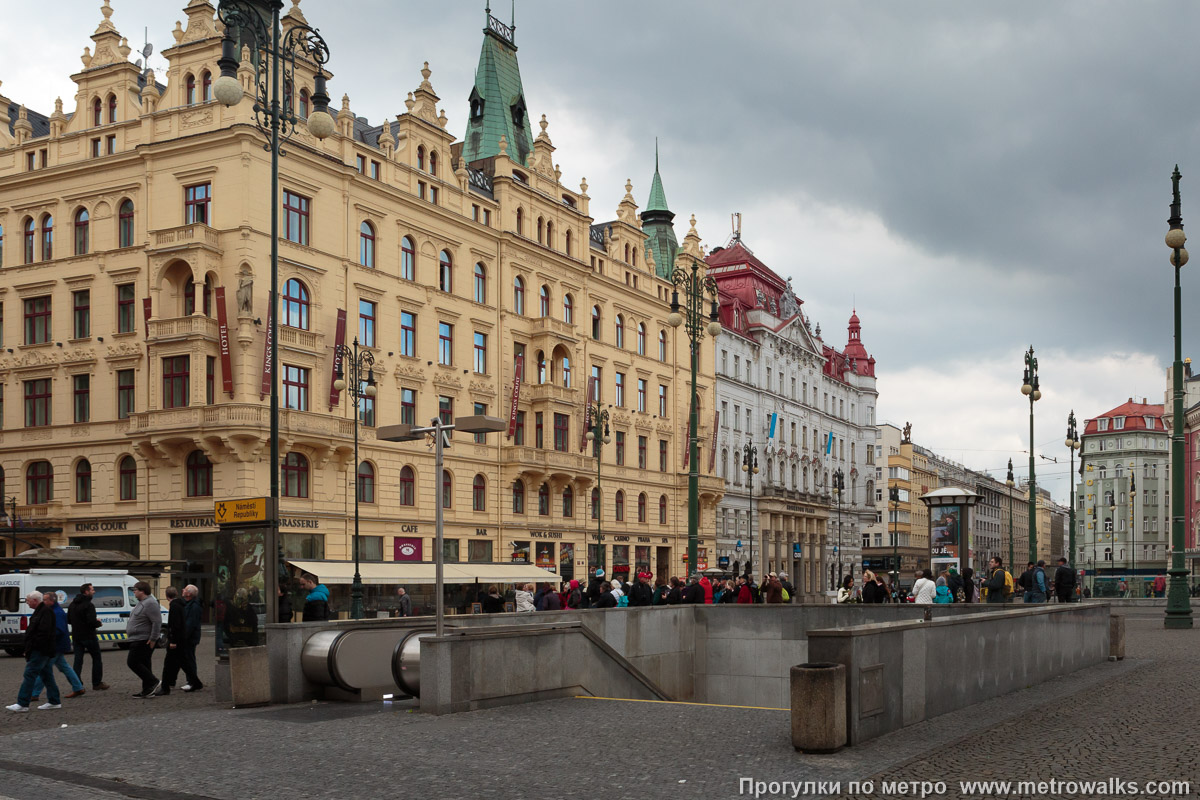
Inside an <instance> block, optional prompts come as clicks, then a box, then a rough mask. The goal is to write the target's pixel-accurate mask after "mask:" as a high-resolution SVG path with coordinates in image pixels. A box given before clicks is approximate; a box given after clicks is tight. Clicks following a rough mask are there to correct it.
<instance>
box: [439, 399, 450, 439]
mask: <svg viewBox="0 0 1200 800" xmlns="http://www.w3.org/2000/svg"><path fill="white" fill-rule="evenodd" d="M438 418H439V419H441V421H442V424H443V425H452V424H454V398H453V397H446V396H445V395H440V396H439V397H438ZM446 435H447V436H453V435H454V431H450V432H448V433H447V434H446Z"/></svg>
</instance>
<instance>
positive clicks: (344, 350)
mask: <svg viewBox="0 0 1200 800" xmlns="http://www.w3.org/2000/svg"><path fill="white" fill-rule="evenodd" d="M333 356H334V359H335V362H334V363H335V364H336V365H337V368H336V369H335V370H334V375H333V378H334V380H333V388H334V389H337V390H338V391H339V392H345V391H348V392H349V394H350V396H351V397H353V398H354V582H353V583H352V584H351V585H350V619H362V617H363V582H362V576H361V575H360V574H359V572H358V560H359V557H360V552H359V539H358V502H359V494H360V492H359V490H358V469H359V463H358V417H359V415H360V414H362V412H363V402H362V401H363V400H364V399H366V398H369V397H374V396H375V393H376V392H377V391H378V389H377V388H376V386H375V369H374V365H375V356H374V355H372V354H371V351H370V350H362V351H361V352H360V351H359V349H358V337H357V336H355V337H354V345H353V347H351V346H349V345H345V344H341V345H338V346H337V347H335V348H334V351H333ZM346 365H348V366H349V369H346V370H345V372H348V373H349V376H350V382H349V383H346V378H345V377H344V373H343V368H344V367H345V366H346ZM364 368H365V371H366V373H367V374H366V376H365V377H364V376H363V371H364Z"/></svg>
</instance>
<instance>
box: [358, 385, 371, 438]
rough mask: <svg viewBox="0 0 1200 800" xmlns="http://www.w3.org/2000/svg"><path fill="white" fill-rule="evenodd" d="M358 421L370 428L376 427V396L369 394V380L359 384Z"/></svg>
mask: <svg viewBox="0 0 1200 800" xmlns="http://www.w3.org/2000/svg"><path fill="white" fill-rule="evenodd" d="M358 421H359V424H362V425H366V426H367V427H369V428H374V427H375V398H374V397H373V396H371V395H369V394H367V382H366V381H365V380H362V381H359V384H358Z"/></svg>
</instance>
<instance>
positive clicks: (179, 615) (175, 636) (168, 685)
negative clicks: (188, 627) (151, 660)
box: [157, 586, 185, 695]
mask: <svg viewBox="0 0 1200 800" xmlns="http://www.w3.org/2000/svg"><path fill="white" fill-rule="evenodd" d="M163 593H164V594H165V595H166V596H167V655H166V656H165V657H164V658H163V672H162V688H161V689H159V690H158V692H157V694H159V695H167V694H170V693H171V689H172V688H174V686H175V679H176V678H178V677H179V667H180V664H181V658H182V656H183V652H182V651H181V650H180V646H181V645H182V644H183V640H184V637H185V633H184V622H183V600H181V599H180V598H179V592H178V591H177V590H176V589H175V587H174V586H168V587H167V588H166V589H164V590H163Z"/></svg>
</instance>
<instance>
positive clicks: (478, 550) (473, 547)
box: [467, 539, 492, 564]
mask: <svg viewBox="0 0 1200 800" xmlns="http://www.w3.org/2000/svg"><path fill="white" fill-rule="evenodd" d="M467 561H469V562H474V563H478V564H490V563H492V543H491V542H485V541H482V540H476V539H470V540H468V541H467Z"/></svg>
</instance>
